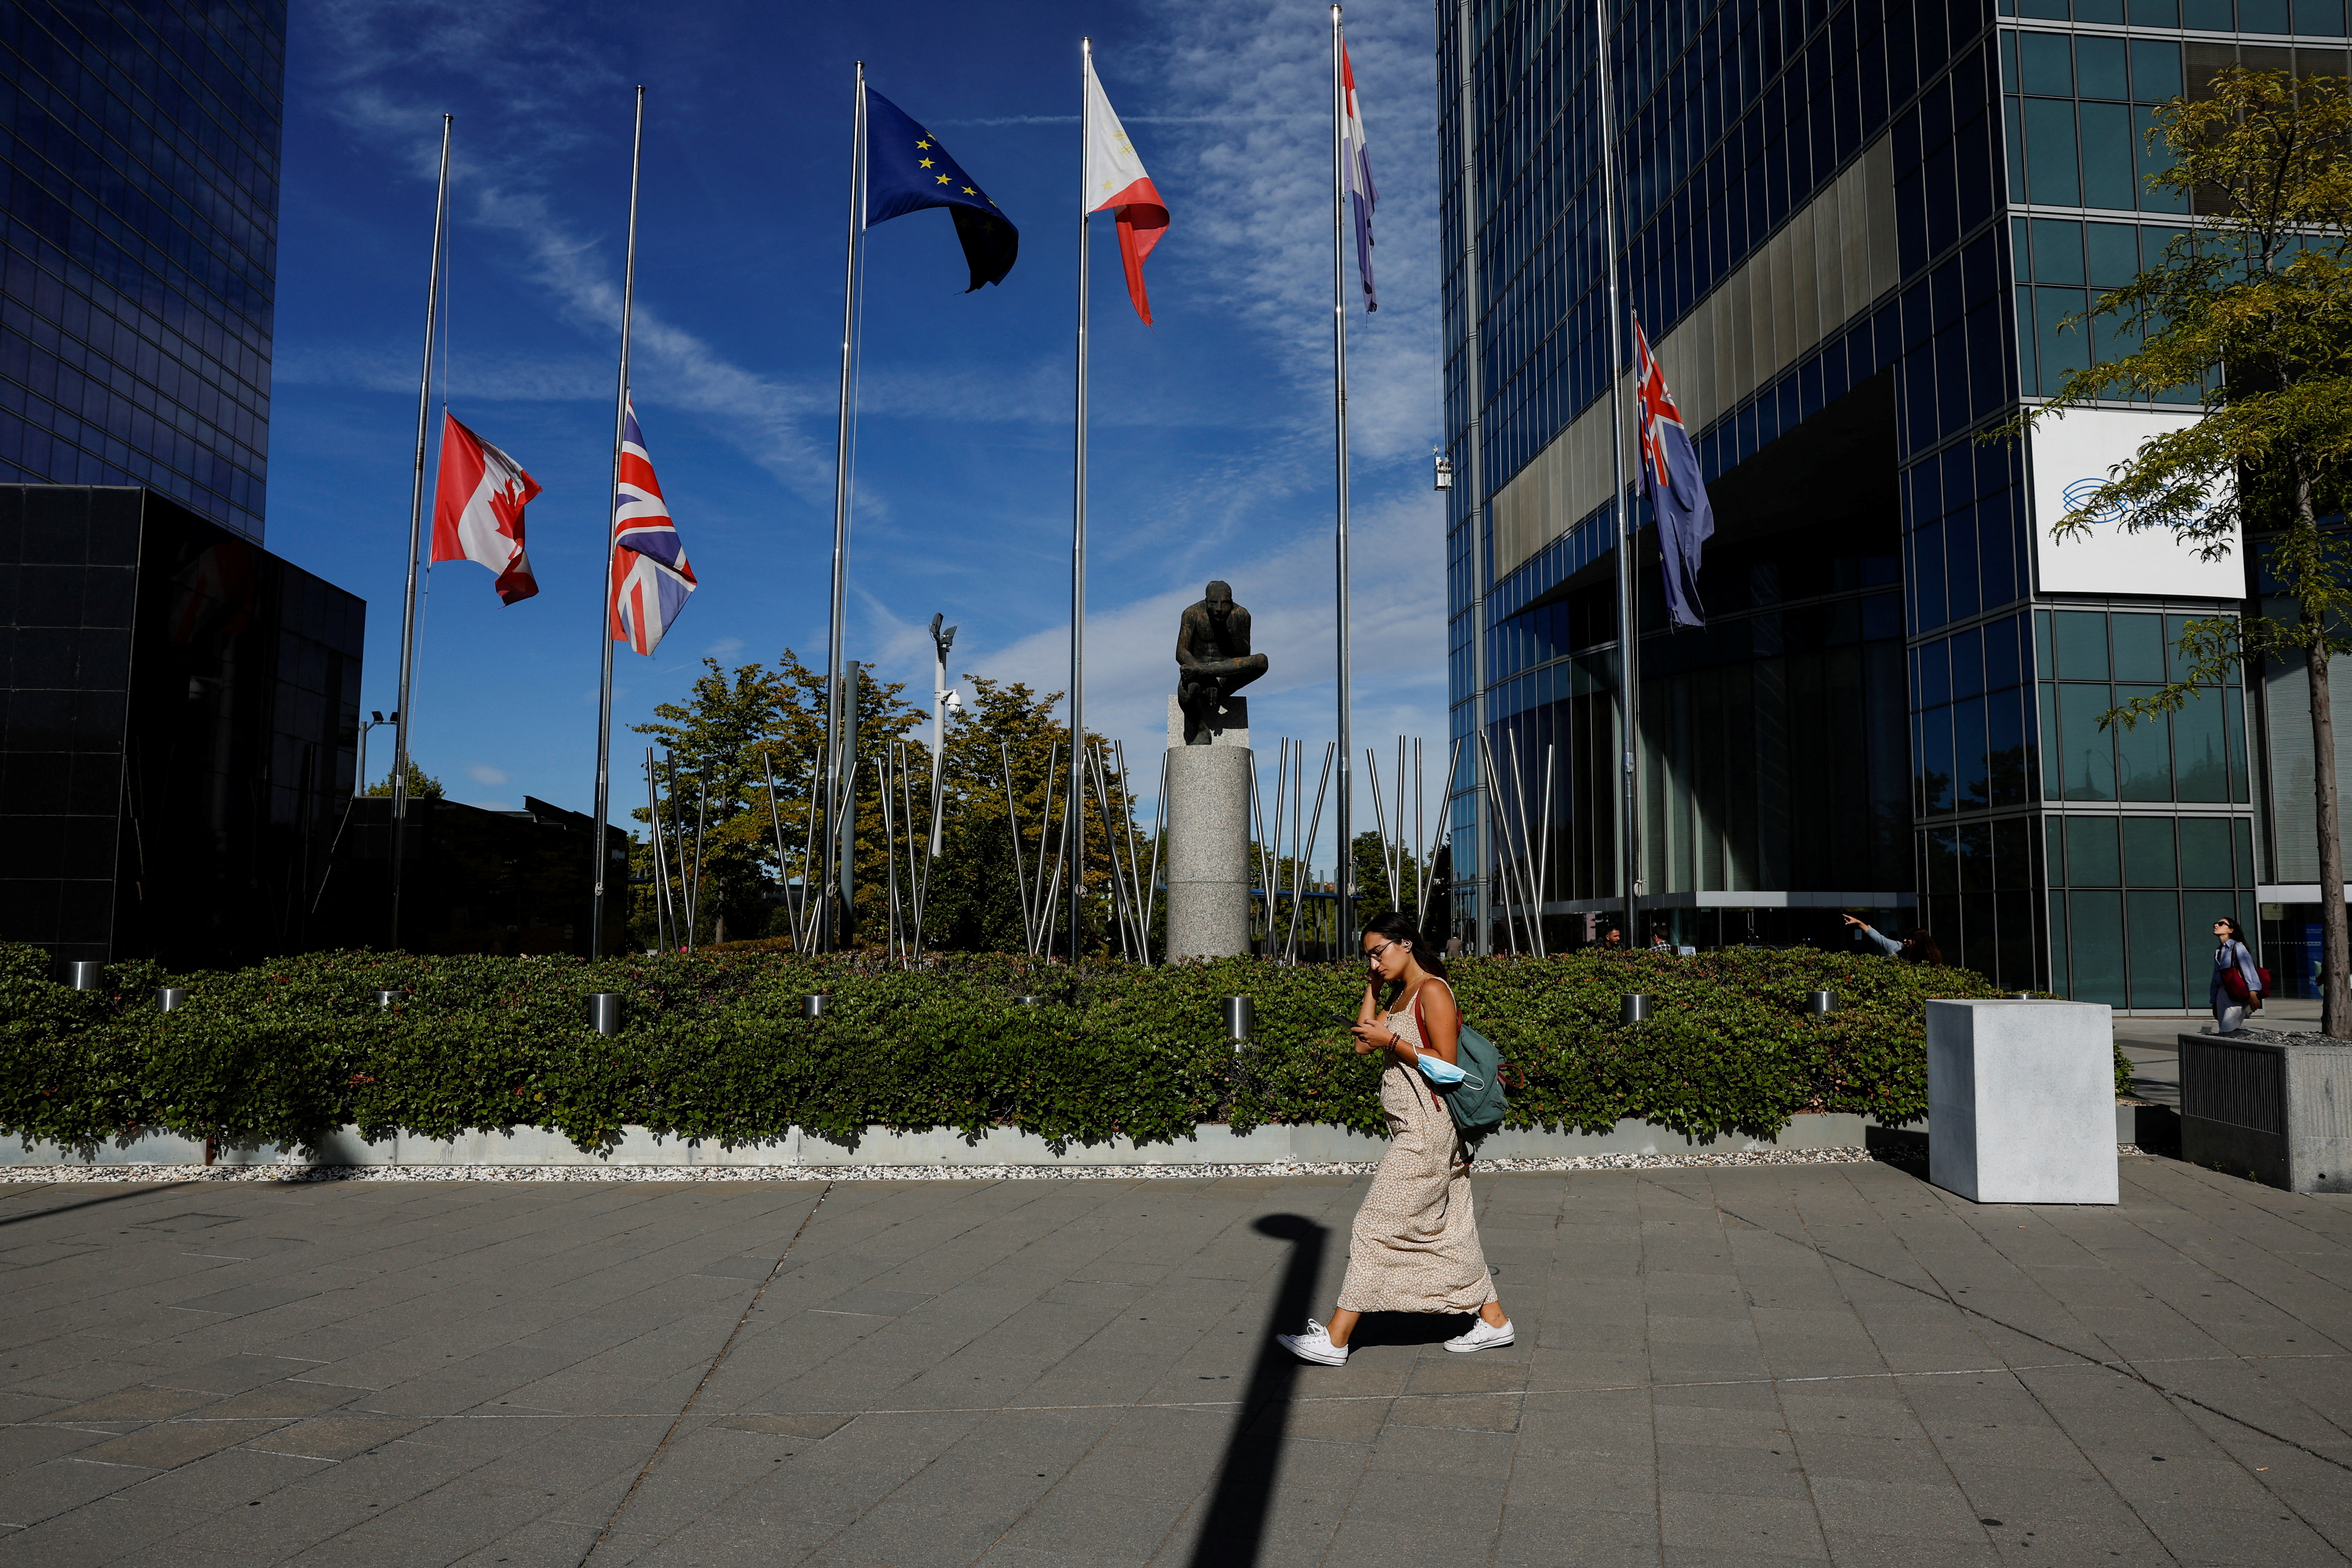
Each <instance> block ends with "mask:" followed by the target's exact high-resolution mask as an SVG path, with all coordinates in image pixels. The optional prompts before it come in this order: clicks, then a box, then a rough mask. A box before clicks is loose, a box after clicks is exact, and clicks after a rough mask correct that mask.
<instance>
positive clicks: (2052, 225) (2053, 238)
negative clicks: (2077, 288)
mask: <svg viewBox="0 0 2352 1568" xmlns="http://www.w3.org/2000/svg"><path fill="white" fill-rule="evenodd" d="M2033 276H2034V277H2035V278H2037V279H2040V280H2041V281H2042V282H2044V283H2080V282H2083V281H2084V278H2083V226H2082V225H2081V224H2079V223H2076V222H2075V221H2074V219H2072V218H2063V217H2038V218H2035V219H2034V220H2033Z"/></svg>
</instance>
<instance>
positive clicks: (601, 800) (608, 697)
mask: <svg viewBox="0 0 2352 1568" xmlns="http://www.w3.org/2000/svg"><path fill="white" fill-rule="evenodd" d="M645 146H646V89H645V88H644V87H643V86H639V87H638V89H637V117H636V129H635V133H634V134H633V135H632V136H631V138H630V141H629V243H628V258H627V260H626V261H625V263H624V264H623V266H622V269H621V371H620V386H619V389H618V390H617V391H615V392H614V395H613V482H612V484H611V485H610V486H609V487H607V489H606V490H605V493H604V503H605V514H604V591H603V593H602V594H601V595H599V597H600V600H601V603H599V604H598V605H597V607H596V608H597V614H596V635H597V637H598V638H599V639H600V640H601V641H602V643H603V645H604V674H603V677H602V679H600V680H599V682H598V684H597V696H596V831H595V834H594V836H593V837H594V838H595V842H596V907H595V909H594V910H593V911H592V912H591V913H590V914H589V917H588V954H589V956H590V957H592V958H602V957H603V956H604V877H605V874H606V872H607V870H608V869H609V865H608V863H607V861H606V860H605V858H604V817H605V816H606V815H607V813H608V812H609V811H610V809H611V800H612V783H613V779H612V763H613V560H614V540H615V539H616V538H617V537H618V530H619V528H620V522H621V444H622V443H623V442H624V441H625V439H627V437H628V432H629V327H630V324H631V322H632V321H633V319H634V317H635V310H636V303H637V165H638V163H639V161H640V159H641V157H642V155H643V153H644V152H645ZM687 940H688V942H692V941H693V940H694V933H693V932H692V931H688V932H687Z"/></svg>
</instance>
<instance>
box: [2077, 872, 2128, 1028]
mask: <svg viewBox="0 0 2352 1568" xmlns="http://www.w3.org/2000/svg"><path fill="white" fill-rule="evenodd" d="M2123 914H2124V910H2123V895H2122V894H2120V893H2069V894H2067V895H2066V927H2067V930H2068V931H2069V932H2070V934H2071V935H2072V937H2073V939H2074V940H2073V941H2072V942H2070V943H2069V944H2068V945H2069V947H2070V948H2071V949H2072V957H2073V960H2074V962H2073V964H2072V966H2071V967H2072V971H2073V972H2072V973H2071V974H2070V976H2069V979H2070V980H2071V982H2072V984H2070V985H2069V987H2068V989H2067V993H2066V994H2068V995H2069V996H2072V997H2073V998H2074V1000H2075V1001H2077V1002H2105V1003H2106V1004H2107V1005H2109V1006H2111V1007H2119V1006H2123V1005H2126V1004H2125V1001H2124V921H2123Z"/></svg>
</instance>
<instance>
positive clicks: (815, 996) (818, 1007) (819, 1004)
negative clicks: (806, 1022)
mask: <svg viewBox="0 0 2352 1568" xmlns="http://www.w3.org/2000/svg"><path fill="white" fill-rule="evenodd" d="M828 1000H830V998H829V997H827V995H826V994H825V993H824V992H822V991H812V992H810V993H809V994H807V995H805V996H803V997H802V998H801V1016H802V1017H803V1018H822V1017H824V1005H825V1003H826V1002H827V1001H828Z"/></svg>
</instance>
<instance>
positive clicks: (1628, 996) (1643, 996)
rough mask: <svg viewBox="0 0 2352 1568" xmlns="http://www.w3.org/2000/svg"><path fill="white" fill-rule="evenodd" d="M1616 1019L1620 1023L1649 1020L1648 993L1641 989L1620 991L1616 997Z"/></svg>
mask: <svg viewBox="0 0 2352 1568" xmlns="http://www.w3.org/2000/svg"><path fill="white" fill-rule="evenodd" d="M1617 1021H1618V1022H1619V1023H1621V1024H1646V1023H1648V1022H1649V1021H1650V998H1649V994H1648V993H1646V992H1642V991H1627V992H1623V993H1621V994H1619V996H1618V998H1617Z"/></svg>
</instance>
